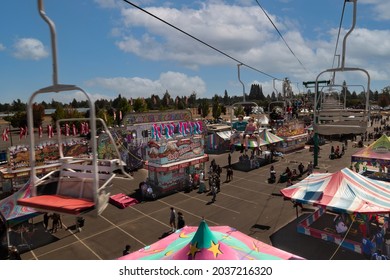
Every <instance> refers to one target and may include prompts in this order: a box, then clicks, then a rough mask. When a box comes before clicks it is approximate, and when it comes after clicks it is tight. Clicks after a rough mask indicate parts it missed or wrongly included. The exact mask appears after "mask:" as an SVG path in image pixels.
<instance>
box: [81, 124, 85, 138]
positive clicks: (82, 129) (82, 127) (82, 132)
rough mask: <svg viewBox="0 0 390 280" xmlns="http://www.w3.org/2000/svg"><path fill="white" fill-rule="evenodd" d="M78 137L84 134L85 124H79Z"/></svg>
mask: <svg viewBox="0 0 390 280" xmlns="http://www.w3.org/2000/svg"><path fill="white" fill-rule="evenodd" d="M80 126H81V127H80V135H84V134H85V123H83V122H82V123H81V124H80Z"/></svg>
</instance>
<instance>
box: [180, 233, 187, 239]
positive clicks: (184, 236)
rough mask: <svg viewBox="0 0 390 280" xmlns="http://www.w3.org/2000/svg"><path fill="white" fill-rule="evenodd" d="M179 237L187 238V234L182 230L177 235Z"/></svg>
mask: <svg viewBox="0 0 390 280" xmlns="http://www.w3.org/2000/svg"><path fill="white" fill-rule="evenodd" d="M179 237H180V238H188V237H189V236H188V235H187V234H185V233H184V232H182V233H180V235H179Z"/></svg>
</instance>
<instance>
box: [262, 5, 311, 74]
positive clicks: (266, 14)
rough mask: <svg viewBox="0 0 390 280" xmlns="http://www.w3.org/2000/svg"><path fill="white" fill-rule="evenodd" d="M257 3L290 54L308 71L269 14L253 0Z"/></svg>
mask: <svg viewBox="0 0 390 280" xmlns="http://www.w3.org/2000/svg"><path fill="white" fill-rule="evenodd" d="M255 1H256V3H257V5H258V6H259V7H260V9H261V10H262V11H263V13H264V14H265V16H266V17H267V18H268V20H269V21H270V22H271V24H272V26H273V27H274V28H275V30H276V32H277V33H278V34H279V36H280V38H281V39H282V40H283V42H284V44H285V45H286V46H287V48H288V49H289V51H290V52H291V54H292V55H293V56H294V57H295V58H296V59H297V60H298V63H299V64H300V65H301V66H302V68H303V69H304V70H305V71H306V72H309V71H308V70H307V69H306V67H305V65H303V63H302V62H301V60H300V59H299V58H298V56H297V55H296V54H295V52H294V51H293V50H292V49H291V47H290V46H289V44H288V43H287V41H286V40H285V39H284V37H283V35H282V33H280V31H279V29H278V28H277V27H276V25H275V23H274V22H273V21H272V19H271V18H270V16H269V15H268V13H267V12H266V11H265V9H264V8H263V7H262V6H261V4H260V2H259V1H258V0H255Z"/></svg>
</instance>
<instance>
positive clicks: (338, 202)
mask: <svg viewBox="0 0 390 280" xmlns="http://www.w3.org/2000/svg"><path fill="white" fill-rule="evenodd" d="M281 193H282V194H283V196H284V197H285V198H288V199H291V200H292V201H295V202H297V203H303V204H311V205H319V206H323V207H326V208H327V209H329V210H333V211H335V212H348V213H365V214H369V213H372V214H373V213H389V212H390V183H387V182H383V181H378V180H373V179H369V178H367V177H364V176H363V175H360V174H359V173H356V172H354V171H352V170H350V169H348V168H344V169H342V170H341V171H338V172H336V173H314V174H311V175H310V176H308V177H306V178H305V179H303V180H302V181H300V182H299V183H297V184H295V185H292V186H290V187H288V188H284V189H282V190H281Z"/></svg>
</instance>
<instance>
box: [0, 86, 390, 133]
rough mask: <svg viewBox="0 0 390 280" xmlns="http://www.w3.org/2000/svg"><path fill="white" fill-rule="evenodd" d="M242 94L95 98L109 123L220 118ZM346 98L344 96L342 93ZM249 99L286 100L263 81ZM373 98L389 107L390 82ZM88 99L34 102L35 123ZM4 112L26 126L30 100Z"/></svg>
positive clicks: (72, 111) (350, 96)
mask: <svg viewBox="0 0 390 280" xmlns="http://www.w3.org/2000/svg"><path fill="white" fill-rule="evenodd" d="M304 95H305V96H306V97H308V98H307V99H309V100H310V98H312V97H313V95H314V94H312V93H311V92H310V91H309V92H308V93H306V94H303V93H301V94H298V95H295V97H297V98H303V96H304ZM242 98H243V97H242V96H229V95H228V92H227V91H226V90H225V92H224V94H223V96H220V95H217V94H215V95H214V96H213V97H212V98H211V99H208V98H197V94H196V93H195V92H193V93H192V94H191V95H190V96H182V97H179V96H178V97H176V98H175V99H173V98H172V97H171V95H170V94H169V92H168V91H166V92H165V93H164V94H163V95H162V97H160V96H159V95H156V94H152V95H151V96H150V97H149V98H144V97H139V98H135V99H133V98H130V99H128V98H126V97H123V96H122V95H121V94H119V95H118V97H116V98H115V99H114V100H107V99H99V100H96V101H95V108H96V115H97V117H99V118H102V119H104V120H105V121H106V122H107V124H108V125H115V124H120V122H121V118H120V115H122V116H124V115H125V114H126V113H129V112H145V111H150V110H169V109H185V108H197V111H198V114H199V115H200V116H201V117H203V118H205V117H207V116H208V115H209V113H210V110H211V112H212V117H213V118H214V119H217V118H219V117H220V116H221V114H226V107H227V106H229V105H231V104H234V103H237V102H240V101H242ZM342 98H343V97H342ZM364 99H365V95H364V93H363V92H361V93H359V94H358V93H356V92H355V91H353V92H351V91H349V90H348V88H346V103H347V107H354V106H358V105H359V104H364V103H365V102H364ZM246 100H250V101H251V102H256V103H257V104H258V105H259V106H260V107H263V108H267V107H268V104H269V103H270V102H272V101H276V100H282V95H281V94H280V93H278V95H276V94H275V93H274V92H272V94H271V95H267V96H265V95H264V93H263V89H262V86H261V85H259V84H253V85H252V86H251V89H250V92H249V94H248V95H246ZM370 101H371V103H373V104H377V105H379V106H382V107H385V106H389V105H390V86H388V87H386V88H384V89H383V91H382V93H381V94H379V93H378V92H377V91H376V92H370ZM87 107H89V106H88V102H87V101H86V100H81V101H77V100H76V99H73V101H72V102H70V103H69V104H64V103H62V102H58V101H55V100H52V101H51V102H50V103H48V102H45V101H43V102H41V103H39V104H34V107H33V112H34V126H35V127H38V126H40V125H41V124H42V122H43V118H44V115H45V114H44V112H45V109H55V113H54V114H53V115H52V120H53V122H55V121H56V120H58V119H63V118H77V117H80V116H82V115H83V113H81V112H79V111H78V110H77V109H78V108H87ZM0 112H13V113H14V115H13V116H8V117H5V119H6V120H7V121H10V122H11V125H12V126H13V127H24V126H26V124H27V123H26V122H27V118H26V104H25V103H23V102H21V100H20V99H17V100H16V101H13V102H12V104H7V103H6V104H0Z"/></svg>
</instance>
